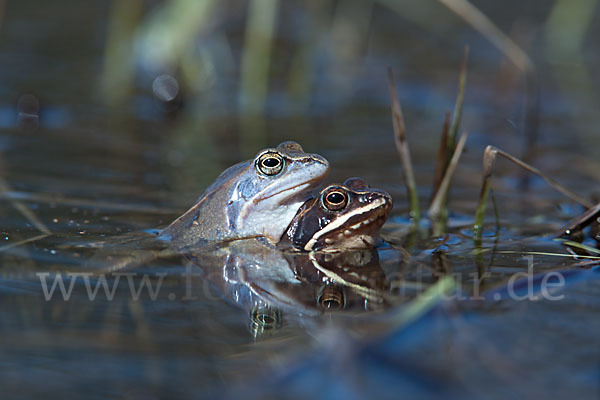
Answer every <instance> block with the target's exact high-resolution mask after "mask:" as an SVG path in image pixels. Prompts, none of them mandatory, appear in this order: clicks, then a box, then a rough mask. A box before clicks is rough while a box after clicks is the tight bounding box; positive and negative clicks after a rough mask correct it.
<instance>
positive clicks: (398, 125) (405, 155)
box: [388, 67, 421, 221]
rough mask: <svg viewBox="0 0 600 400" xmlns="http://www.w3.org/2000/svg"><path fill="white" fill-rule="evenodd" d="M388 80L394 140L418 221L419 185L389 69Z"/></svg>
mask: <svg viewBox="0 0 600 400" xmlns="http://www.w3.org/2000/svg"><path fill="white" fill-rule="evenodd" d="M388 78H389V84H390V96H391V97H392V123H393V126H394V139H395V142H396V149H397V150H398V154H399V155H400V160H401V162H402V170H403V172H404V181H405V184H406V189H407V191H408V195H409V198H410V214H411V217H412V218H414V219H415V220H416V221H418V220H419V219H420V217H421V213H420V210H419V196H418V193H417V185H416V183H415V175H414V173H413V168H412V161H411V159H410V150H409V148H408V141H407V140H406V129H405V127H404V117H403V116H402V108H401V107H400V102H399V101H398V94H397V93H396V83H395V81H394V73H393V72H392V69H391V68H389V67H388Z"/></svg>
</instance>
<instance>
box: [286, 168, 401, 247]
mask: <svg viewBox="0 0 600 400" xmlns="http://www.w3.org/2000/svg"><path fill="white" fill-rule="evenodd" d="M392 207H393V200H392V197H391V196H390V195H389V194H388V193H387V192H385V191H383V190H380V189H374V188H371V187H370V186H369V185H368V184H367V182H366V181H365V180H363V179H361V178H349V179H347V180H346V181H345V182H344V183H343V184H333V185H329V186H327V187H326V188H324V189H323V190H322V191H321V192H320V193H319V195H318V196H317V197H314V198H312V199H309V200H307V201H306V202H305V203H304V204H303V205H302V207H301V208H300V209H299V210H298V213H297V214H296V216H295V217H294V219H293V220H292V222H291V223H290V225H289V227H288V229H287V230H286V231H285V233H284V235H283V236H282V237H281V239H280V241H279V246H280V247H282V248H292V249H294V250H299V251H315V250H316V251H318V250H329V251H332V250H343V249H367V248H373V247H374V246H375V245H376V244H377V241H378V236H379V230H380V229H381V227H382V226H383V224H384V223H385V221H386V219H387V216H388V214H389V212H390V210H391V209H392Z"/></svg>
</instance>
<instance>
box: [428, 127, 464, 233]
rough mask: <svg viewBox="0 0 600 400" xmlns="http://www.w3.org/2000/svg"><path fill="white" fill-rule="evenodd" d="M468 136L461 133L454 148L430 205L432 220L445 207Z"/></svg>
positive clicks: (435, 218)
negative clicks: (451, 182)
mask: <svg viewBox="0 0 600 400" xmlns="http://www.w3.org/2000/svg"><path fill="white" fill-rule="evenodd" d="M468 136H469V134H468V133H467V132H464V133H463V134H462V135H461V137H460V139H459V141H458V143H457V145H456V149H455V150H454V154H453V155H452V158H451V159H450V163H449V164H448V168H446V173H445V174H444V179H442V183H441V184H440V188H439V190H438V192H437V194H436V196H435V197H434V199H433V201H432V202H431V206H430V207H429V218H431V220H432V221H436V220H438V219H439V217H440V216H441V214H442V208H443V207H444V203H445V199H446V193H448V188H449V187H450V181H451V180H452V176H454V171H456V166H457V165H458V160H459V159H460V156H461V155H462V152H463V149H464V147H465V143H466V141H467V137H468ZM435 225H436V224H435V223H434V226H435ZM439 234H441V233H440V232H437V233H436V232H435V228H434V235H435V236H437V235H439Z"/></svg>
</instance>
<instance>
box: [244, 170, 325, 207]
mask: <svg viewBox="0 0 600 400" xmlns="http://www.w3.org/2000/svg"><path fill="white" fill-rule="evenodd" d="M324 178H325V175H322V176H318V177H316V178H313V179H310V180H308V181H304V182H301V183H298V184H296V185H294V186H290V187H286V188H285V189H281V190H278V191H276V192H273V193H266V194H263V195H262V196H259V197H256V198H254V199H253V200H252V202H253V203H254V204H255V205H256V204H258V203H261V202H263V201H265V200H268V199H271V198H273V197H277V198H280V199H281V201H285V200H289V199H294V200H297V199H300V200H305V199H306V198H307V197H308V192H307V191H308V190H310V189H312V188H314V187H316V186H317V185H318V184H319V183H320V182H321V181H322V180H323V179H324ZM290 191H291V192H290ZM286 192H290V193H288V194H287V195H282V194H284V193H286Z"/></svg>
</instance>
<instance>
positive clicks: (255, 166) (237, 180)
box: [161, 142, 329, 247]
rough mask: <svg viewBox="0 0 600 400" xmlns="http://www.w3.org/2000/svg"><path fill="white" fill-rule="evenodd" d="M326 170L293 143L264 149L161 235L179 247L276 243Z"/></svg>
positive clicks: (319, 159) (221, 180)
mask: <svg viewBox="0 0 600 400" xmlns="http://www.w3.org/2000/svg"><path fill="white" fill-rule="evenodd" d="M328 173H329V163H328V162H327V160H326V159H325V158H323V157H321V156H320V155H318V154H310V153H305V152H304V150H303V149H302V147H301V146H300V145H299V144H298V143H296V142H283V143H281V144H280V145H279V146H277V147H276V148H268V149H265V150H262V151H261V152H259V153H258V154H257V156H256V157H255V158H254V159H253V160H249V161H245V162H242V163H239V164H236V165H234V166H232V167H230V168H228V169H226V170H225V171H224V172H223V173H221V175H220V176H219V177H218V178H217V180H216V181H215V182H214V183H213V184H212V185H211V186H210V187H208V188H207V189H206V191H205V192H204V193H203V194H202V195H201V196H200V198H199V199H198V201H197V202H196V204H194V206H193V207H192V208H190V209H189V210H188V211H187V212H185V213H184V214H183V215H182V216H180V217H179V218H177V219H176V220H175V221H173V222H172V223H171V224H170V225H169V226H168V227H167V228H165V229H164V230H163V231H162V232H161V237H162V238H163V239H168V240H170V241H171V242H172V243H173V244H174V245H176V246H177V247H188V246H194V245H198V244H201V243H205V242H209V241H213V242H214V241H218V242H224V241H230V240H236V239H245V238H252V237H262V238H265V239H266V240H268V241H269V242H270V243H273V244H274V243H277V242H278V241H279V239H280V238H281V237H282V235H283V233H284V231H285V230H286V229H287V227H288V226H289V225H290V223H291V222H292V219H293V218H294V216H295V215H296V213H297V212H298V210H299V209H300V207H301V206H302V204H304V202H305V201H307V200H308V199H309V198H310V197H311V195H310V191H311V190H312V189H313V188H315V187H317V186H318V185H319V184H320V183H321V182H322V181H323V179H325V177H326V176H327V174H328Z"/></svg>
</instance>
